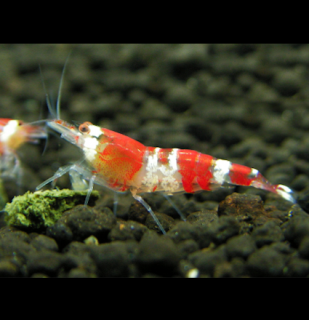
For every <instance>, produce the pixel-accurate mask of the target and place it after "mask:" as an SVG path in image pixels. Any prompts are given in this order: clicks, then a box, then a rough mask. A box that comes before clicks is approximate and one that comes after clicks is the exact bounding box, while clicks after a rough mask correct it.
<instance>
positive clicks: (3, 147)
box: [0, 118, 47, 174]
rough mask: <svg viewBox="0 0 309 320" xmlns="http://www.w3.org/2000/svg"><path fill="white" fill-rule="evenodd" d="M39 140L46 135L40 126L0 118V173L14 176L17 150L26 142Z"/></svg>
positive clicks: (17, 163) (16, 165)
mask: <svg viewBox="0 0 309 320" xmlns="http://www.w3.org/2000/svg"><path fill="white" fill-rule="evenodd" d="M41 138H47V134H46V132H45V129H44V128H42V127H40V126H37V125H32V124H24V123H23V122H22V121H21V120H15V119H7V118H0V171H1V172H5V173H6V174H14V172H15V171H16V169H18V166H19V161H18V156H17V153H16V151H17V149H18V148H19V147H20V146H21V145H23V144H24V143H26V142H32V143H36V142H38V139H41Z"/></svg>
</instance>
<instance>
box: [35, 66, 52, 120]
mask: <svg viewBox="0 0 309 320" xmlns="http://www.w3.org/2000/svg"><path fill="white" fill-rule="evenodd" d="M39 69H40V75H41V80H42V84H43V89H44V93H45V97H46V104H47V107H48V111H49V113H50V114H51V115H52V117H55V116H56V115H55V112H54V110H53V109H52V104H51V102H50V98H49V95H48V93H47V90H46V86H45V81H44V77H43V70H42V68H41V65H40V64H39Z"/></svg>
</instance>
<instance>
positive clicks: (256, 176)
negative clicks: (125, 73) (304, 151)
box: [48, 120, 295, 202]
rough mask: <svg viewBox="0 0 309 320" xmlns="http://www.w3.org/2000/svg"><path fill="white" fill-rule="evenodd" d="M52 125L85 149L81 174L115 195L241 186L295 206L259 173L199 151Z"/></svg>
mask: <svg viewBox="0 0 309 320" xmlns="http://www.w3.org/2000/svg"><path fill="white" fill-rule="evenodd" d="M48 125H49V126H50V127H51V128H53V129H54V130H56V131H57V132H59V133H61V134H62V137H63V138H64V139H66V140H67V141H69V142H71V143H73V144H75V145H77V146H78V147H79V148H81V149H82V151H83V153H84V156H85V160H86V163H87V166H85V165H84V166H83V169H80V170H79V171H80V172H81V173H82V174H83V175H84V177H85V178H86V179H93V181H94V183H97V184H101V185H104V186H106V187H108V188H110V189H112V190H114V191H118V192H119V191H120V192H124V191H127V190H130V191H131V192H132V194H133V196H134V195H136V194H139V193H143V192H159V191H161V192H164V193H166V194H168V195H172V194H174V193H177V192H187V193H194V192H196V191H200V190H207V191H212V190H216V189H218V188H220V187H224V186H228V185H239V186H252V187H255V188H259V189H263V190H267V191H270V192H273V193H276V194H278V195H280V196H281V197H283V198H284V199H286V200H288V201H291V202H295V200H294V198H293V196H292V190H291V189H290V188H288V187H286V186H284V185H280V184H278V185H273V184H271V183H270V182H269V181H267V180H266V178H264V177H263V176H262V175H261V173H260V172H259V171H258V170H256V169H253V168H249V167H246V166H243V165H240V164H235V163H232V162H230V161H227V160H221V159H216V158H214V157H212V156H210V155H207V154H203V153H200V152H197V151H194V150H184V149H162V148H154V147H146V146H144V145H143V144H141V143H140V142H138V141H136V140H134V139H132V138H129V137H127V136H125V135H122V134H120V133H117V132H114V131H111V130H108V129H105V128H100V127H98V126H95V125H93V124H91V123H90V122H85V123H83V124H81V125H80V126H79V128H78V129H77V128H76V127H75V126H73V125H70V124H68V123H66V122H64V121H62V120H54V121H50V122H48ZM77 171H78V169H77Z"/></svg>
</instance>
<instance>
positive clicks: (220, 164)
mask: <svg viewBox="0 0 309 320" xmlns="http://www.w3.org/2000/svg"><path fill="white" fill-rule="evenodd" d="M231 166H232V163H231V162H230V161H227V160H221V159H218V160H216V161H215V166H214V169H213V170H214V172H213V177H214V179H215V182H216V183H219V184H223V183H224V182H230V177H229V173H230V168H231Z"/></svg>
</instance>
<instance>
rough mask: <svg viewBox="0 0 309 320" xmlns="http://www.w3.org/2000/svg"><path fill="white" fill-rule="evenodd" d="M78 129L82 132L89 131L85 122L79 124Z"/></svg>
mask: <svg viewBox="0 0 309 320" xmlns="http://www.w3.org/2000/svg"><path fill="white" fill-rule="evenodd" d="M78 129H79V131H80V132H82V133H89V132H90V129H89V127H88V125H87V124H86V123H83V124H81V125H80V126H79V128H78Z"/></svg>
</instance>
